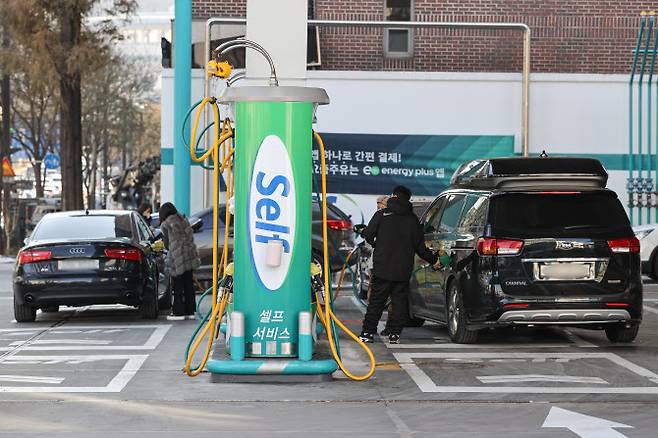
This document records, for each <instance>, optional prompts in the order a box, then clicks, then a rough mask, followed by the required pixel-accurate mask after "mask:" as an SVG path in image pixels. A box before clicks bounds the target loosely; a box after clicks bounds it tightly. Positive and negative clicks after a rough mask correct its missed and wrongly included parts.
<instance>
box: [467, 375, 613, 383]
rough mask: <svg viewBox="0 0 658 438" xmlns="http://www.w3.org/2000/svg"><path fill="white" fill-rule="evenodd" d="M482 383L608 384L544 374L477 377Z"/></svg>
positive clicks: (591, 379) (599, 381)
mask: <svg viewBox="0 0 658 438" xmlns="http://www.w3.org/2000/svg"><path fill="white" fill-rule="evenodd" d="M477 379H478V380H479V381H480V382H482V383H519V382H562V383H591V384H598V385H607V384H608V382H606V381H605V380H603V379H602V378H600V377H587V376H550V375H544V374H512V375H505V376H477Z"/></svg>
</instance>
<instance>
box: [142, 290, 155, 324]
mask: <svg viewBox="0 0 658 438" xmlns="http://www.w3.org/2000/svg"><path fill="white" fill-rule="evenodd" d="M139 310H140V312H141V313H142V318H143V319H157V318H158V313H159V309H158V295H157V294H154V293H149V294H148V295H147V296H146V297H145V298H144V301H142V304H141V305H140V306H139Z"/></svg>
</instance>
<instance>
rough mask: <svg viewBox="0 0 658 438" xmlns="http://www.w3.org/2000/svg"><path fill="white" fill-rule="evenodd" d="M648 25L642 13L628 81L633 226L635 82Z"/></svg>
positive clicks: (630, 200)
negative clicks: (645, 29) (643, 38)
mask: <svg viewBox="0 0 658 438" xmlns="http://www.w3.org/2000/svg"><path fill="white" fill-rule="evenodd" d="M645 25H646V17H645V16H644V13H642V20H641V22H640V30H639V32H638V35H637V42H636V43H635V54H634V55H633V65H632V68H631V77H630V79H629V81H628V161H629V163H628V184H627V191H628V197H629V205H628V211H629V217H630V220H631V224H633V213H634V211H635V207H634V206H633V191H634V189H633V187H634V184H633V169H634V167H635V165H634V160H635V156H634V153H635V149H634V147H633V81H634V80H635V72H636V70H637V59H638V56H639V55H640V47H641V44H642V37H643V36H644V26H645Z"/></svg>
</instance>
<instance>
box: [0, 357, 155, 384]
mask: <svg viewBox="0 0 658 438" xmlns="http://www.w3.org/2000/svg"><path fill="white" fill-rule="evenodd" d="M25 357H26V358H29V359H30V360H44V361H48V360H53V359H54V358H57V359H59V360H69V361H76V360H85V361H91V360H96V361H107V360H125V361H126V364H125V365H124V366H123V368H121V370H120V371H119V372H118V373H117V375H116V376H114V378H113V379H112V380H110V383H108V384H107V385H106V386H67V387H52V386H0V392H21V393H22V392H38V393H44V392H55V393H60V392H62V393H63V392H67V393H75V392H121V391H122V390H123V388H125V387H126V385H127V384H128V382H130V380H131V379H132V378H133V377H134V376H135V374H137V371H139V369H140V368H141V367H142V365H144V362H145V361H146V359H147V358H148V355H119V354H116V355H115V354H113V355H95V356H91V355H89V356H25ZM16 359H19V358H18V357H16V356H13V357H12V360H16Z"/></svg>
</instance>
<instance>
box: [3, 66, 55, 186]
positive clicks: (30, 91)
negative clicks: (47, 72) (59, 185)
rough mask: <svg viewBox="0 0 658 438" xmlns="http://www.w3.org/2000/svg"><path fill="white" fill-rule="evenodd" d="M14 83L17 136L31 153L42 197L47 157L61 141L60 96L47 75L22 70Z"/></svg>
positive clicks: (19, 141) (15, 77)
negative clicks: (46, 81)
mask: <svg viewBox="0 0 658 438" xmlns="http://www.w3.org/2000/svg"><path fill="white" fill-rule="evenodd" d="M13 85H14V87H13V102H12V110H13V114H14V130H13V138H14V140H16V141H17V142H18V143H19V144H20V145H21V148H22V149H23V150H24V151H25V152H26V153H27V156H28V158H29V160H30V164H31V165H32V169H33V170H34V187H35V191H36V195H37V198H41V197H43V186H44V184H45V180H46V174H45V172H43V173H42V171H41V169H42V164H43V159H44V157H45V156H46V154H47V153H48V152H54V151H55V148H56V144H57V140H58V134H59V131H58V124H59V121H58V117H57V115H58V112H59V106H60V105H59V99H58V98H57V95H56V92H55V89H54V88H53V87H49V86H48V84H46V83H44V78H33V77H31V75H29V74H25V73H21V74H17V75H15V76H14V81H13Z"/></svg>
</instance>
